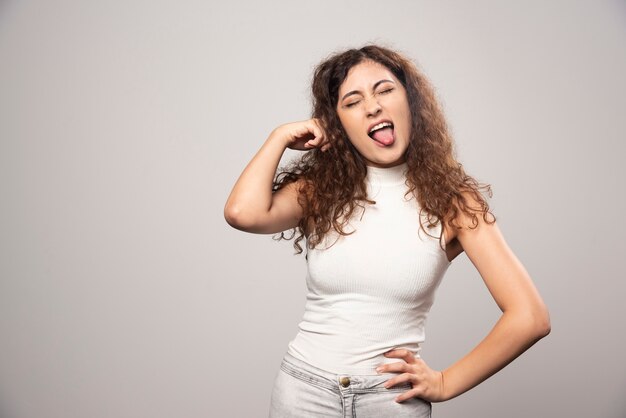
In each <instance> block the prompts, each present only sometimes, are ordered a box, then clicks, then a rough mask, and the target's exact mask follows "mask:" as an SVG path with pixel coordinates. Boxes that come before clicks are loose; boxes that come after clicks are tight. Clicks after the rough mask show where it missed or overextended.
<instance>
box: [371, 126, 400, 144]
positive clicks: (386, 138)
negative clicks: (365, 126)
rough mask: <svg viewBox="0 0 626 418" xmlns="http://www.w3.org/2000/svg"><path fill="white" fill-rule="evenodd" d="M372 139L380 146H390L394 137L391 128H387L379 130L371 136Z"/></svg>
mask: <svg viewBox="0 0 626 418" xmlns="http://www.w3.org/2000/svg"><path fill="white" fill-rule="evenodd" d="M372 138H374V139H375V140H376V141H378V142H380V143H381V144H385V145H391V144H393V141H394V140H395V138H394V135H393V128H390V127H389V128H383V129H379V130H377V131H376V132H374V133H373V134H372Z"/></svg>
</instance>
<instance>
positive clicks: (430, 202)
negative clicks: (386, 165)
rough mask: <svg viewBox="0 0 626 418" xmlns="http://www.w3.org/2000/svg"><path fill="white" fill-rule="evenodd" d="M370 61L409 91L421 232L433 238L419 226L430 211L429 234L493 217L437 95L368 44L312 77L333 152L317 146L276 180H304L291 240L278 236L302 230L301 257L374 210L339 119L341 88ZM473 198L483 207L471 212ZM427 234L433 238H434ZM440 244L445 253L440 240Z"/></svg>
mask: <svg viewBox="0 0 626 418" xmlns="http://www.w3.org/2000/svg"><path fill="white" fill-rule="evenodd" d="M366 60H371V61H374V62H377V63H379V64H382V65H384V66H385V67H387V68H388V69H389V70H390V71H391V72H392V73H393V74H394V75H395V77H396V78H397V79H398V80H400V82H401V83H402V85H403V86H404V88H405V90H406V92H407V97H408V102H409V107H410V110H411V125H412V127H411V136H410V139H409V145H408V148H407V150H406V153H405V160H406V163H407V166H408V172H407V182H406V184H407V185H408V186H409V188H408V190H407V194H408V193H413V194H414V195H415V197H416V198H417V202H418V204H419V207H420V212H419V214H417V213H416V216H418V215H419V216H420V228H421V229H422V230H423V231H424V232H425V233H426V234H428V232H427V231H426V229H424V225H423V223H422V221H421V219H422V216H421V215H422V211H423V212H424V213H425V215H426V217H425V219H426V221H427V223H428V228H429V229H430V228H433V227H435V226H436V225H437V224H438V222H444V223H448V224H449V225H451V226H454V227H456V228H461V226H459V225H458V224H457V223H456V218H457V214H458V213H459V211H461V212H464V213H466V214H467V215H469V216H470V217H471V219H472V224H473V225H474V227H475V226H477V225H478V221H477V217H476V212H478V213H482V216H483V219H484V220H485V221H486V222H489V221H488V220H487V218H486V215H487V213H490V214H491V215H492V217H493V220H492V221H491V223H493V222H495V216H494V215H493V214H492V213H491V212H490V210H489V205H488V203H487V201H486V199H485V198H484V197H483V196H482V194H481V193H480V192H479V189H482V188H485V189H486V190H487V191H488V194H489V197H491V196H492V191H491V186H490V185H488V184H487V185H481V184H479V183H478V181H476V179H474V178H473V177H471V176H469V175H467V174H466V173H465V171H464V169H463V166H462V164H461V163H459V162H458V161H457V160H456V158H455V157H454V154H455V150H454V148H453V141H452V138H451V135H450V133H449V132H448V127H447V123H446V120H445V117H444V114H443V110H442V109H441V107H440V105H439V103H438V101H437V99H436V97H435V93H434V89H433V87H432V86H431V84H430V82H429V81H428V80H427V79H426V77H425V76H424V75H423V74H422V73H421V72H420V71H419V70H418V68H417V67H416V65H415V64H414V63H413V62H412V61H411V60H409V59H408V58H406V57H405V56H403V55H402V54H400V53H398V52H395V51H392V50H390V49H388V48H385V47H382V46H379V45H373V44H369V45H366V46H364V47H362V48H360V49H349V50H346V51H343V52H336V53H334V54H331V55H330V56H329V57H328V58H327V59H325V60H324V61H322V62H321V63H320V64H319V65H318V66H317V67H316V68H315V71H314V75H313V81H312V102H313V115H312V117H314V118H317V119H319V121H320V124H321V125H322V127H323V129H324V132H325V135H326V138H327V140H328V141H329V142H330V148H328V149H327V150H326V151H324V152H322V151H321V150H320V149H319V148H317V147H316V148H315V149H312V150H310V151H307V152H305V153H304V154H303V155H302V156H301V157H300V158H299V159H296V160H295V161H292V162H291V164H288V165H287V166H286V167H284V168H281V170H280V172H279V173H278V174H277V175H276V177H275V179H274V182H273V187H272V190H273V191H276V190H279V189H281V188H282V187H284V186H285V185H287V184H289V183H291V182H294V181H296V180H299V179H301V180H302V181H300V182H299V184H301V186H300V187H299V198H298V201H299V204H300V206H301V207H302V209H303V217H302V219H301V220H300V222H299V223H298V225H297V227H296V228H293V229H292V232H293V234H292V236H291V237H286V236H285V231H283V232H281V233H280V236H279V237H278V238H277V239H278V240H280V239H292V238H293V237H294V236H295V235H296V229H297V230H298V232H299V233H300V235H299V236H298V237H297V238H296V239H295V241H294V248H296V251H297V253H298V254H299V253H301V252H302V247H301V246H300V245H299V242H300V241H301V240H302V239H303V238H304V237H305V236H306V237H307V243H308V247H309V248H315V246H316V245H318V244H320V242H322V240H323V239H324V237H325V236H326V234H327V233H328V232H329V231H330V229H331V227H332V228H333V229H334V230H335V231H336V232H337V233H339V234H340V235H350V234H351V233H352V232H351V233H346V232H345V231H344V229H343V227H344V226H345V225H346V223H347V222H348V220H349V219H350V217H351V216H352V214H353V211H354V210H355V208H356V207H357V206H360V207H363V203H370V204H375V203H376V202H375V201H374V200H371V199H369V198H368V196H367V186H366V183H365V177H366V174H367V167H366V164H365V162H364V160H363V157H362V156H361V154H360V153H359V152H358V151H357V150H356V148H355V147H354V146H353V145H352V143H351V142H350V140H349V138H348V136H347V134H346V132H345V130H344V128H343V126H342V124H341V122H340V120H339V116H338V115H337V111H336V106H337V102H338V99H339V98H338V95H339V87H340V86H341V84H342V83H343V81H344V80H345V78H346V76H347V74H348V71H349V70H350V69H351V68H352V67H354V66H355V65H357V64H359V63H361V62H363V61H366ZM466 193H469V194H471V195H473V198H474V199H475V200H476V201H477V202H478V203H479V206H480V207H478V208H476V207H470V206H469V204H468V203H469V202H468V200H467V196H464V194H466ZM428 235H429V236H431V237H432V236H433V235H430V234H428ZM442 235H443V228H441V234H440V235H439V241H440V242H439V245H440V247H441V248H442V250H443V245H442V243H441V237H442Z"/></svg>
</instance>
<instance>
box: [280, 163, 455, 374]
mask: <svg viewBox="0 0 626 418" xmlns="http://www.w3.org/2000/svg"><path fill="white" fill-rule="evenodd" d="M407 168H408V166H407V164H406V163H402V164H400V165H397V166H394V167H389V168H379V167H372V166H367V177H366V182H367V187H368V197H369V198H370V199H372V200H376V204H375V205H370V204H367V203H364V205H365V210H362V209H361V208H360V207H357V208H356V209H355V212H354V214H353V216H352V218H351V220H350V223H349V224H348V225H346V226H345V227H344V231H346V232H351V231H356V232H354V233H353V234H352V235H349V236H341V235H339V234H337V233H336V232H335V231H334V230H333V229H331V231H330V232H329V234H328V235H327V236H326V237H325V240H324V241H323V242H322V243H321V244H319V245H318V248H315V249H308V248H307V255H306V259H307V266H308V269H307V275H306V284H307V289H308V291H307V296H306V305H305V312H304V315H303V318H302V321H301V322H300V323H299V325H298V328H299V331H298V333H297V334H296V336H295V338H294V339H293V340H292V341H290V342H289V345H288V348H287V351H288V352H289V353H290V354H291V355H293V356H294V357H296V358H298V359H301V360H303V361H305V362H307V363H309V364H311V365H313V366H315V367H318V368H320V369H322V370H326V371H328V372H331V373H335V374H363V375H376V374H377V373H376V370H374V369H375V368H376V366H378V365H380V364H382V363H395V362H397V361H398V360H399V359H397V358H386V357H384V356H383V353H385V352H386V351H388V350H391V349H393V348H407V349H409V350H411V351H413V352H414V353H415V354H416V356H419V353H420V349H421V344H422V343H423V342H424V339H425V333H424V326H425V322H426V317H427V315H428V312H429V310H430V307H431V305H432V304H433V301H434V296H435V291H436V290H437V287H438V286H439V283H440V282H441V279H442V277H443V276H444V273H445V272H446V270H447V268H448V267H449V266H450V264H451V262H450V261H448V259H447V257H446V254H445V251H443V250H442V249H441V248H440V247H439V240H438V237H439V234H440V231H441V223H439V224H438V225H437V227H434V228H432V229H428V227H427V223H424V227H425V228H426V230H427V231H428V233H429V234H430V235H433V236H434V238H433V237H429V236H428V235H427V234H425V233H424V231H422V230H420V225H419V205H418V203H417V199H416V198H415V197H414V196H413V195H412V194H409V195H407V197H406V198H405V197H404V193H405V192H406V191H407V190H408V186H406V184H405V181H406V177H405V175H406V170H407ZM422 216H423V219H425V215H422ZM418 231H419V232H418ZM444 248H445V242H444ZM400 361H401V360H400Z"/></svg>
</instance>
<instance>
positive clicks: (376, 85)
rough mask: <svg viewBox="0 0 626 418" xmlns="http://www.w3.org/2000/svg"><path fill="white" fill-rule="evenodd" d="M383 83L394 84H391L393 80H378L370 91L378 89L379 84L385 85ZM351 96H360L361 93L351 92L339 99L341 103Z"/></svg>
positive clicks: (357, 91)
mask: <svg viewBox="0 0 626 418" xmlns="http://www.w3.org/2000/svg"><path fill="white" fill-rule="evenodd" d="M385 82H389V83H393V84H396V83H394V82H393V80H387V79H383V80H378V81H377V82H375V83H374V86H373V87H372V91H374V90H376V87H378V86H379V85H380V84H382V83H385ZM353 94H361V92H360V91H359V90H352V91H351V92H348V93H346V94H344V95H343V97H342V98H341V101H343V100H344V99H345V98H346V97H348V96H352V95H353Z"/></svg>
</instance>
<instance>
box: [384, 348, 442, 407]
mask: <svg viewBox="0 0 626 418" xmlns="http://www.w3.org/2000/svg"><path fill="white" fill-rule="evenodd" d="M384 355H385V357H389V358H393V357H395V358H401V359H403V360H404V361H405V362H404V363H403V362H397V363H388V364H383V365H380V366H379V367H377V368H376V371H377V372H379V373H389V372H401V373H402V374H400V375H399V376H396V377H393V378H391V379H389V380H387V382H385V385H384V386H385V387H386V388H390V387H392V386H395V385H397V384H399V383H403V382H411V385H412V386H413V388H412V389H411V390H409V391H407V392H404V393H402V394H400V395H399V396H398V397H396V399H395V400H396V402H402V401H405V400H407V399H409V398H413V397H418V398H421V399H424V400H427V401H429V402H441V401H445V400H446V399H445V394H444V386H443V383H444V382H443V373H442V372H440V371H437V370H433V369H431V368H430V367H428V365H427V364H426V362H425V361H424V360H422V359H421V358H419V357H415V356H414V355H413V352H411V351H410V350H406V349H403V348H398V349H395V350H391V351H388V352H386V353H385V354H384Z"/></svg>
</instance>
